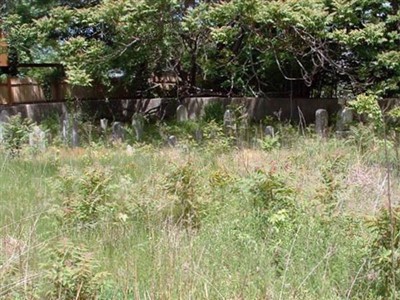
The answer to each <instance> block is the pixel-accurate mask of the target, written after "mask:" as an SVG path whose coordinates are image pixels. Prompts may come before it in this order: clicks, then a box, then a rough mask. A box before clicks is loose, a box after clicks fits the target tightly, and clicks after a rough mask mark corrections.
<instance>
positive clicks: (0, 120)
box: [0, 110, 10, 143]
mask: <svg viewBox="0 0 400 300" xmlns="http://www.w3.org/2000/svg"><path fill="white" fill-rule="evenodd" d="M9 117H10V116H9V114H8V112H7V111H6V110H2V111H1V112H0V143H2V142H3V140H4V123H7V122H8V119H9Z"/></svg>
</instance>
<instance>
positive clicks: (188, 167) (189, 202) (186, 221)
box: [165, 162, 201, 228]
mask: <svg viewBox="0 0 400 300" xmlns="http://www.w3.org/2000/svg"><path fill="white" fill-rule="evenodd" d="M197 176H198V175H197V172H196V170H195V169H194V168H193V166H192V164H191V163H190V162H188V163H186V164H185V165H183V166H180V167H176V169H175V170H174V171H173V172H171V173H170V174H169V175H168V176H167V178H166V183H165V188H166V190H167V192H168V193H169V195H170V196H171V199H172V201H173V206H172V218H173V220H174V221H175V222H176V223H177V224H182V225H183V226H185V227H193V228H197V227H199V226H200V209H201V204H200V202H199V195H198V190H197V189H198V187H197V182H196V181H197Z"/></svg>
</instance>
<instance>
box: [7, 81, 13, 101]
mask: <svg viewBox="0 0 400 300" xmlns="http://www.w3.org/2000/svg"><path fill="white" fill-rule="evenodd" d="M7 90H8V99H9V102H8V104H13V103H14V95H13V90H12V85H11V77H7Z"/></svg>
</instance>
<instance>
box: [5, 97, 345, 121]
mask: <svg viewBox="0 0 400 300" xmlns="http://www.w3.org/2000/svg"><path fill="white" fill-rule="evenodd" d="M215 102H220V103H222V105H223V106H228V105H229V104H234V105H243V106H245V107H246V108H247V110H248V113H249V116H250V118H251V119H252V120H254V121H260V120H262V119H263V118H265V117H266V116H274V113H275V114H276V113H277V114H280V117H281V120H291V121H294V122H296V121H298V120H299V119H300V117H299V115H300V114H299V111H301V113H302V114H303V116H304V119H305V121H306V122H307V123H312V122H314V120H315V111H316V110H317V109H320V108H323V109H326V110H327V111H328V112H329V114H334V113H336V112H337V111H338V110H339V108H340V106H339V105H338V104H337V100H336V99H293V100H292V101H290V99H287V98H274V99H266V98H215V97H209V98H186V99H184V100H183V103H182V104H184V105H185V106H186V107H187V108H188V112H189V118H190V119H196V118H200V117H201V116H202V115H203V114H204V108H205V106H206V105H208V104H210V103H215ZM79 105H80V107H81V108H82V112H83V113H84V114H86V115H87V116H90V117H91V118H96V119H100V118H108V119H110V120H115V121H122V122H127V121H130V119H131V117H132V115H133V113H135V112H142V113H146V114H148V115H151V116H153V117H154V118H173V117H174V116H175V112H176V108H177V106H178V105H179V103H178V101H177V100H176V99H172V98H155V99H122V100H109V101H106V100H87V101H82V102H81V103H79ZM0 110H7V111H8V112H9V114H10V115H14V114H17V113H21V115H22V116H23V117H29V118H31V119H33V120H35V121H39V122H40V121H41V120H43V119H44V118H46V117H47V116H49V115H52V114H58V115H61V114H63V113H64V112H65V111H67V105H66V103H65V102H48V103H34V104H16V105H12V106H6V105H0Z"/></svg>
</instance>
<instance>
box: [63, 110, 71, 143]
mask: <svg viewBox="0 0 400 300" xmlns="http://www.w3.org/2000/svg"><path fill="white" fill-rule="evenodd" d="M61 127H62V129H61V136H62V140H63V143H64V145H67V146H68V145H69V143H70V140H71V136H70V124H69V115H68V114H64V115H63V117H62V120H61Z"/></svg>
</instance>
